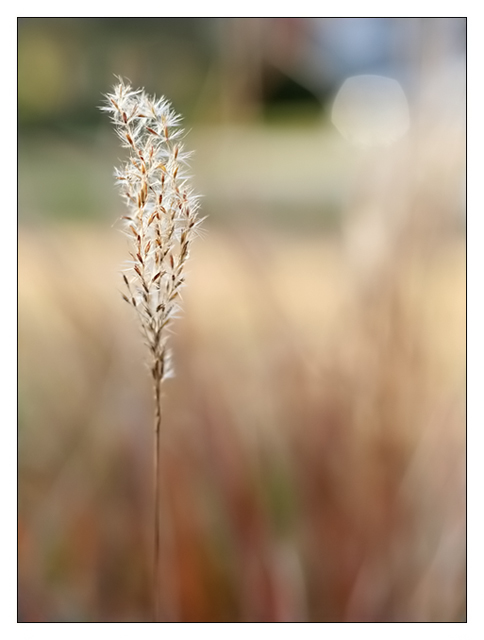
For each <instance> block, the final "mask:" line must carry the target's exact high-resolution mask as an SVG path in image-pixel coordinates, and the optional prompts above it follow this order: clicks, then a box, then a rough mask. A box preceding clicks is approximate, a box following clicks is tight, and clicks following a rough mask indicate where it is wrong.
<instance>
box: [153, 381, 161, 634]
mask: <svg viewBox="0 0 484 640" xmlns="http://www.w3.org/2000/svg"><path fill="white" fill-rule="evenodd" d="M153 385H154V391H155V424H154V430H155V433H154V437H155V442H154V449H155V451H154V492H153V495H154V509H153V512H154V523H153V524H154V540H153V617H154V621H155V622H159V621H160V584H159V570H160V473H159V467H160V427H161V378H160V376H159V375H158V374H157V372H153Z"/></svg>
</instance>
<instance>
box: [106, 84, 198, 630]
mask: <svg viewBox="0 0 484 640" xmlns="http://www.w3.org/2000/svg"><path fill="white" fill-rule="evenodd" d="M106 102H107V104H106V106H103V107H101V109H102V110H103V111H106V112H107V113H108V114H109V115H110V117H111V120H112V122H113V125H114V127H115V130H116V133H117V134H118V136H119V138H120V140H121V145H122V146H123V147H125V148H127V149H128V150H129V159H128V161H127V162H126V163H125V165H124V166H123V167H121V168H119V169H116V170H115V175H116V181H117V183H118V184H119V185H120V187H121V192H122V195H123V196H124V198H125V200H126V204H127V207H128V210H129V214H128V215H125V216H123V217H122V222H123V223H124V233H125V234H126V236H127V237H128V239H129V242H130V250H129V255H130V258H131V259H130V260H129V261H128V262H127V264H126V267H125V269H124V273H123V280H124V284H125V286H126V293H123V294H122V295H123V298H124V300H125V301H126V302H127V303H128V304H129V305H131V306H132V307H133V308H134V310H135V311H136V313H137V315H138V319H139V323H140V326H141V331H142V334H143V337H144V340H145V342H146V345H147V347H148V349H149V353H150V371H151V376H152V381H153V389H154V400H155V416H154V440H155V441H154V477H155V489H154V616H155V620H158V619H159V616H160V603H159V584H158V569H159V553H160V486H159V459H160V429H161V421H162V397H161V386H162V383H163V381H164V380H165V379H166V378H168V377H170V376H171V375H172V369H171V365H170V351H169V347H168V334H169V330H170V325H171V323H172V321H173V319H174V318H175V317H176V315H177V312H178V311H179V302H180V298H181V290H182V288H183V286H184V281H185V278H184V267H185V263H186V261H187V259H188V257H189V253H190V244H191V242H192V240H193V238H194V236H195V235H196V233H197V231H198V229H199V225H200V223H201V222H202V219H201V218H199V217H198V210H199V199H198V197H197V196H196V195H195V194H194V193H193V191H192V189H191V187H190V184H189V177H188V175H187V174H186V170H187V166H188V165H187V160H188V158H189V157H190V153H187V152H185V151H184V149H183V145H182V142H181V140H182V139H183V129H182V128H181V127H180V126H179V123H180V120H181V116H180V115H178V114H177V113H175V111H174V110H173V108H172V107H171V105H170V103H169V102H168V101H167V100H166V99H165V98H164V97H161V98H156V97H155V96H149V95H147V94H146V93H145V91H144V90H143V89H137V90H134V89H133V88H132V87H131V86H130V85H129V84H128V83H126V82H125V81H124V80H123V79H122V78H118V84H117V85H116V86H115V87H114V89H113V92H112V93H109V94H107V95H106Z"/></svg>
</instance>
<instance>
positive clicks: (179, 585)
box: [18, 18, 466, 621]
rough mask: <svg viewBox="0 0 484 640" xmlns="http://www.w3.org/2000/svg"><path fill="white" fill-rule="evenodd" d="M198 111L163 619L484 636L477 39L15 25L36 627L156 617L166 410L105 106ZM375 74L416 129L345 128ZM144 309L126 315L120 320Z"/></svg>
mask: <svg viewBox="0 0 484 640" xmlns="http://www.w3.org/2000/svg"><path fill="white" fill-rule="evenodd" d="M113 74H119V75H123V76H125V77H128V78H129V79H130V80H131V82H132V84H133V85H134V86H144V87H145V88H146V89H147V91H148V92H149V93H157V94H163V95H166V96H167V97H168V98H169V99H170V100H171V101H172V102H173V104H174V107H175V108H176V109H177V110H178V111H180V112H181V113H183V115H184V116H185V124H186V128H187V130H188V134H187V140H186V144H187V147H188V148H190V149H195V151H196V153H195V156H194V159H193V163H192V166H193V175H194V179H193V181H194V184H195V185H196V188H197V190H198V191H199V192H201V193H203V195H204V198H203V214H204V215H208V216H209V218H208V220H207V221H206V223H205V233H204V234H203V237H202V238H200V239H199V240H198V242H197V243H196V245H195V246H194V249H193V257H192V260H191V262H190V265H189V275H188V285H187V288H186V290H185V294H184V312H183V316H182V317H181V318H180V319H179V321H178V322H177V325H176V329H175V335H174V336H173V350H174V364H175V368H176V377H175V378H174V379H173V380H170V381H169V382H168V383H167V384H166V387H165V396H166V398H165V420H164V432H163V445H162V449H163V452H162V465H161V466H162V476H163V478H162V479H163V487H164V491H163V526H162V529H163V531H162V534H163V544H162V561H163V568H162V589H163V594H162V595H163V612H164V614H163V615H164V619H166V620H180V621H410V620H412V621H454V620H462V619H463V618H464V617H465V286H466V281H465V20H464V19H443V18H442V19H369V18H368V19H347V18H346V19H269V18H266V19H255V18H254V19H233V18H231V19H189V18H183V19H171V18H170V19H165V18H156V19H145V18H139V19H114V18H106V19H97V18H92V19H84V18H77V19H61V18H46V19H38V18H35V19H25V18H22V19H19V21H18V121H19V138H18V145H19V146H18V149H19V153H18V167H19V189H18V201H19V240H18V245H19V246H18V255H19V270H18V274H19V287H18V305H19V387H18V388H19V392H18V395H19V402H18V406H19V409H18V412H19V426H18V434H19V478H18V492H19V503H18V517H19V523H18V533H19V546H18V570H19V620H24V621H35V620H49V621H61V620H64V621H120V620H121V621H142V620H149V619H150V616H151V593H150V586H151V535H152V532H151V523H152V471H151V463H152V433H151V429H152V399H151V388H150V381H149V376H148V374H147V371H146V368H145V365H144V361H145V353H144V347H143V345H142V344H141V340H140V338H139V334H138V329H137V325H136V319H135V318H134V317H133V315H132V313H131V312H130V311H131V310H130V309H129V308H127V305H125V304H124V303H123V301H122V299H121V296H120V295H119V292H118V291H119V289H120V288H121V284H120V277H119V269H120V265H121V263H122V261H123V260H124V259H125V257H126V255H127V254H126V245H125V241H124V238H123V236H122V235H121V234H120V233H119V232H118V230H117V229H116V224H115V223H116V220H117V218H118V217H119V216H120V215H123V213H124V212H123V203H122V201H121V199H120V198H119V195H118V194H117V193H116V190H115V187H114V184H113V183H114V180H113V166H114V165H116V164H119V159H121V158H123V157H124V156H123V151H122V149H120V148H119V147H118V144H117V140H116V136H115V135H114V134H113V132H112V131H111V128H110V125H109V123H108V122H106V121H105V117H103V115H102V114H101V113H100V112H99V110H98V109H97V106H99V105H100V104H101V102H102V94H103V93H105V92H106V91H108V90H109V89H110V87H111V86H112V84H113V83H114V81H115V80H114V77H113ZM357 74H382V75H385V76H388V77H391V78H394V79H396V80H398V82H399V83H400V84H401V86H402V88H403V90H404V91H405V94H406V96H407V99H408V102H409V109H410V123H411V126H410V130H409V132H408V133H407V134H406V136H404V137H403V138H402V139H400V140H398V141H396V142H394V143H393V144H391V145H387V146H384V147H371V148H366V149H361V148H357V147H354V146H352V145H351V144H350V143H348V142H347V141H346V140H345V139H344V138H343V137H341V136H340V134H339V133H338V131H337V130H336V129H335V128H334V127H333V126H332V124H331V118H330V116H331V107H332V103H333V99H334V97H335V95H336V92H337V91H338V88H339V87H340V86H341V84H342V83H343V81H344V80H345V79H346V78H347V77H350V76H353V75H357ZM125 307H126V308H125Z"/></svg>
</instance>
